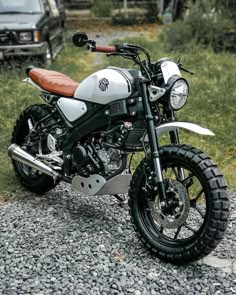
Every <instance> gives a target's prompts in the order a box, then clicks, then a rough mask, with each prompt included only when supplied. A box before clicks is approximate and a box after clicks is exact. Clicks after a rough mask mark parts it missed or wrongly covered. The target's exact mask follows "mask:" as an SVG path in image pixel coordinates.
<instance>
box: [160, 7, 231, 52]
mask: <svg viewBox="0 0 236 295" xmlns="http://www.w3.org/2000/svg"><path fill="white" fill-rule="evenodd" d="M233 27H234V22H233V20H232V19H231V18H229V17H226V14H223V12H222V11H221V12H220V11H218V12H216V10H212V8H211V7H210V5H209V6H206V5H205V6H203V5H202V4H201V5H199V4H197V5H194V6H193V7H192V8H191V12H190V14H189V15H188V17H186V18H185V20H183V21H178V22H176V23H173V24H172V25H171V26H169V27H168V28H167V30H164V31H163V33H162V35H161V38H162V41H164V43H165V44H166V49H167V50H170V51H172V50H179V49H184V48H188V47H189V45H192V44H194V43H196V44H198V45H200V46H204V47H207V46H211V47H212V48H213V49H214V50H215V51H221V50H230V51H234V50H235V52H236V45H235V36H232V34H233V32H232V28H233ZM228 32H231V33H232V34H230V35H229V34H228ZM226 39H227V40H226Z"/></svg>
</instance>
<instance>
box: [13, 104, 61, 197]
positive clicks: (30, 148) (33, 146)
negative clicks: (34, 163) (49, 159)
mask: <svg viewBox="0 0 236 295" xmlns="http://www.w3.org/2000/svg"><path fill="white" fill-rule="evenodd" d="M50 112H51V107H49V106H47V105H33V106H30V107H28V108H27V109H25V110H24V111H23V112H22V113H21V115H20V117H19V118H18V119H17V121H16V123H15V126H14V129H13V133H12V139H11V142H12V143H16V144H17V145H19V146H20V147H21V148H23V149H24V150H25V151H27V152H28V153H30V154H31V155H32V156H35V155H36V154H38V153H39V148H42V151H43V152H44V153H48V152H49V151H48V150H47V144H46V139H44V142H41V143H39V141H38V142H35V141H33V140H32V138H31V135H30V134H31V130H32V128H34V126H35V124H37V123H38V122H39V121H40V120H41V119H43V118H44V117H45V116H47V115H49V114H50ZM12 165H13V169H14V172H15V174H16V177H17V178H18V179H19V181H20V182H21V184H22V185H23V186H24V187H25V188H26V189H28V190H30V191H32V192H34V193H36V194H43V193H45V192H46V191H49V190H50V189H52V188H54V187H55V186H56V185H57V184H58V182H55V181H54V180H53V178H52V177H50V176H48V175H45V174H43V173H41V172H39V171H38V170H35V169H34V168H31V167H29V166H27V165H25V164H22V163H19V162H17V161H15V160H12Z"/></svg>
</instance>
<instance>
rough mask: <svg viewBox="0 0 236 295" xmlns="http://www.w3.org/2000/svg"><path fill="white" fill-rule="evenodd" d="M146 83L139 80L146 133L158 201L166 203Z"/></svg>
mask: <svg viewBox="0 0 236 295" xmlns="http://www.w3.org/2000/svg"><path fill="white" fill-rule="evenodd" d="M146 83H147V81H146V80H141V91H142V99H143V108H144V113H145V120H146V123H147V133H148V138H149V144H150V149H151V157H152V159H153V163H154V169H155V173H156V184H157V187H158V191H159V194H160V201H161V202H163V201H164V202H165V204H166V201H167V198H166V192H165V186H164V182H163V176H162V170H161V164H160V157H159V144H158V138H157V135H156V130H155V125H154V118H153V115H152V111H151V108H150V104H149V100H148V95H147V84H146Z"/></svg>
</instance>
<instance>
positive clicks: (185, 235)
mask: <svg viewBox="0 0 236 295" xmlns="http://www.w3.org/2000/svg"><path fill="white" fill-rule="evenodd" d="M180 168H181V169H183V171H184V176H185V178H184V179H183V180H180V179H179V176H178V171H179V169H180ZM162 169H163V177H164V179H166V178H167V177H168V179H169V178H170V177H171V178H173V177H174V178H175V180H178V181H180V182H181V183H182V184H184V185H185V187H186V189H187V191H188V194H189V198H190V211H189V215H188V218H187V220H186V222H185V223H184V224H183V225H182V226H180V227H177V228H176V229H166V228H164V227H163V226H161V225H160V224H158V223H157V221H156V219H155V217H154V216H153V208H151V206H150V201H148V198H147V196H145V194H143V192H141V190H139V191H140V196H139V215H140V218H141V220H142V223H143V225H144V226H145V229H146V231H147V232H148V233H149V235H150V236H151V237H152V239H154V240H155V241H156V242H158V243H162V244H163V245H165V246H166V245H168V246H169V247H177V246H179V245H181V246H183V245H184V244H188V243H190V242H191V241H192V240H195V239H196V238H197V236H199V235H201V233H202V232H203V231H204V226H205V224H206V222H207V218H208V211H209V200H208V197H207V193H208V192H207V187H206V184H204V180H203V178H202V175H201V174H200V173H199V171H197V169H196V168H195V167H194V166H193V165H191V164H187V163H181V164H180V162H179V159H178V161H168V160H167V161H166V162H165V163H164V164H163V165H162ZM145 183H146V177H145V175H143V179H142V186H144V185H145Z"/></svg>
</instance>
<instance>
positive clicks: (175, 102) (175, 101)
mask: <svg viewBox="0 0 236 295" xmlns="http://www.w3.org/2000/svg"><path fill="white" fill-rule="evenodd" d="M187 98H188V83H187V81H186V80H184V79H179V80H177V81H176V82H175V83H174V84H173V86H172V88H171V90H170V106H171V108H172V109H174V110H179V109H181V108H182V107H183V106H184V105H185V103H186V101H187Z"/></svg>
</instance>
